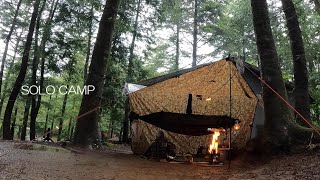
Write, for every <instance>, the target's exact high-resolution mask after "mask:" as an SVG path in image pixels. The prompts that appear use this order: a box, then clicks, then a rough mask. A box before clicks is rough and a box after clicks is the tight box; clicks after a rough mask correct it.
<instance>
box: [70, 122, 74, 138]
mask: <svg viewBox="0 0 320 180" xmlns="http://www.w3.org/2000/svg"><path fill="white" fill-rule="evenodd" d="M73 129H74V126H72V128H71V133H70V141H71V140H72V137H73Z"/></svg>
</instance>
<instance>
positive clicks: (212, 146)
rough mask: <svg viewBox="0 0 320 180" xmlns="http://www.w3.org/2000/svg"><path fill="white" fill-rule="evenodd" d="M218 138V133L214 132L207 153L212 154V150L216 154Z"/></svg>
mask: <svg viewBox="0 0 320 180" xmlns="http://www.w3.org/2000/svg"><path fill="white" fill-rule="evenodd" d="M219 136H220V132H219V131H215V132H214V133H213V135H212V140H211V144H210V146H209V153H210V154H213V150H214V151H215V153H216V154H218V145H219V144H218V137H219Z"/></svg>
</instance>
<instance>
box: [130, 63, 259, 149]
mask: <svg viewBox="0 0 320 180" xmlns="http://www.w3.org/2000/svg"><path fill="white" fill-rule="evenodd" d="M230 73H231V76H230ZM230 77H231V109H232V110H231V114H232V116H231V117H232V118H237V119H239V120H240V121H241V129H240V130H239V131H237V132H234V134H233V138H232V140H233V141H234V144H235V145H236V147H238V148H241V147H243V146H244V145H245V143H246V141H247V140H248V139H249V137H250V133H251V127H250V124H251V123H252V121H253V117H254V113H255V109H256V104H257V98H256V96H255V94H254V93H253V92H252V90H251V88H250V87H249V85H248V84H247V83H246V81H245V80H244V79H243V77H242V76H241V74H240V73H239V72H238V70H237V68H236V67H235V66H234V64H233V63H232V62H231V61H226V60H221V61H218V62H215V63H213V64H209V65H207V66H204V67H201V68H199V69H196V70H193V71H190V72H188V73H185V74H182V75H180V76H179V77H176V78H171V79H168V80H165V81H162V82H159V83H157V84H154V85H152V86H149V87H146V88H144V89H141V90H139V91H136V92H134V93H131V94H129V104H130V110H131V111H132V112H135V113H137V114H139V115H140V116H142V115H147V114H151V113H155V112H160V111H164V112H175V113H185V112H186V106H187V101H188V94H192V96H193V101H192V113H193V114H201V115H220V116H222V115H229V114H230ZM176 128H179V127H176ZM159 130H160V128H158V127H155V126H153V125H151V124H148V123H145V122H143V121H134V122H133V123H132V147H133V151H134V152H135V153H137V154H141V153H143V151H144V150H146V148H148V146H149V145H150V144H151V143H152V140H154V139H155V136H156V134H157V132H158V131H159ZM164 132H165V135H166V137H167V138H168V139H169V141H171V142H173V143H174V144H175V145H176V146H177V151H178V152H185V153H186V152H190V153H195V152H196V150H197V148H198V147H199V145H207V144H208V143H209V142H210V138H211V136H210V135H209V136H186V135H180V134H176V133H171V132H166V131H164ZM219 140H220V141H223V142H224V143H226V142H227V133H224V134H222V135H221V136H220V137H219Z"/></svg>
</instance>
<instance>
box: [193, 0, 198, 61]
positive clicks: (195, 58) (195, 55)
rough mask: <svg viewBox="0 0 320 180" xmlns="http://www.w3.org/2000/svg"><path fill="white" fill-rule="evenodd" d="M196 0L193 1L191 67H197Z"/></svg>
mask: <svg viewBox="0 0 320 180" xmlns="http://www.w3.org/2000/svg"><path fill="white" fill-rule="evenodd" d="M198 3H199V2H198V0H194V14H193V44H192V67H194V66H196V65H197V44H198Z"/></svg>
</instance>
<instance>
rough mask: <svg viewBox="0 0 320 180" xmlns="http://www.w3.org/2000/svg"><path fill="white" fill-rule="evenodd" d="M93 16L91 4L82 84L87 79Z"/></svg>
mask: <svg viewBox="0 0 320 180" xmlns="http://www.w3.org/2000/svg"><path fill="white" fill-rule="evenodd" d="M93 16H94V12H93V5H92V6H91V10H90V22H89V26H88V28H89V34H88V44H87V56H86V62H85V64H84V69H83V81H84V84H85V82H86V79H87V75H88V66H89V60H90V52H91V38H92V27H93V26H92V21H93Z"/></svg>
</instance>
